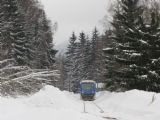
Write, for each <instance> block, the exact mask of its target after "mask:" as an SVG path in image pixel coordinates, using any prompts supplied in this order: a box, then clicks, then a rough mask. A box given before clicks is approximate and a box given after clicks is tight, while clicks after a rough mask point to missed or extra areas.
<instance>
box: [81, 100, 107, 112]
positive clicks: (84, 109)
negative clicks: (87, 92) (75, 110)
mask: <svg viewBox="0 0 160 120" xmlns="http://www.w3.org/2000/svg"><path fill="white" fill-rule="evenodd" d="M89 103H92V105H93V106H95V107H96V108H97V109H98V110H100V111H99V112H100V113H104V110H103V109H102V108H101V107H100V106H99V105H97V103H95V102H94V101H90V102H89ZM83 112H84V113H87V111H86V102H85V101H83Z"/></svg>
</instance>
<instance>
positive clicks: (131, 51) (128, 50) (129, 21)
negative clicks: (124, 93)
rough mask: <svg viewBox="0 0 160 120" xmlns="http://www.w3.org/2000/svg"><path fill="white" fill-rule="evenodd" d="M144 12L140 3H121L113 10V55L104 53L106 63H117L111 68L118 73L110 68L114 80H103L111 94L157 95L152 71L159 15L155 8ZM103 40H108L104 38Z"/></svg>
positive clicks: (155, 61) (127, 0)
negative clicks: (138, 92) (144, 92)
mask: <svg viewBox="0 0 160 120" xmlns="http://www.w3.org/2000/svg"><path fill="white" fill-rule="evenodd" d="M144 8H145V6H142V5H140V1H139V0H121V1H119V3H118V5H117V8H116V9H115V14H114V16H113V22H112V26H113V30H112V35H111V36H112V37H111V39H113V43H112V45H114V41H115V42H116V44H115V46H113V47H111V48H113V50H114V52H113V53H112V51H110V50H111V49H107V48H106V49H104V51H105V53H106V58H107V59H106V60H108V56H110V55H112V56H113V59H115V62H116V63H115V64H114V68H117V69H116V70H115V69H113V68H111V71H113V72H112V73H113V75H114V76H110V75H109V77H108V76H107V80H106V82H107V87H108V88H111V90H130V89H140V90H147V91H156V92H159V91H160V89H159V88H160V87H159V86H160V85H159V80H160V79H159V70H158V68H157V67H155V65H158V64H159V57H160V54H159V25H160V24H159V15H160V14H159V11H158V9H157V8H156V7H155V8H156V9H152V8H151V9H150V10H149V8H147V9H146V8H145V9H144ZM146 10H147V11H146ZM146 13H147V14H146ZM146 15H147V16H146ZM107 36H108V35H107ZM106 40H110V39H109V38H107V37H106ZM107 47H108V46H107ZM109 52H110V53H109ZM113 61H114V60H113ZM108 63H109V62H106V65H107V66H109V68H107V71H110V66H112V63H109V64H108ZM107 66H106V67H107ZM108 74H109V73H108ZM111 75H112V74H111Z"/></svg>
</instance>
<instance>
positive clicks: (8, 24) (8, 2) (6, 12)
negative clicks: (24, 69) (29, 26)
mask: <svg viewBox="0 0 160 120" xmlns="http://www.w3.org/2000/svg"><path fill="white" fill-rule="evenodd" d="M0 8H1V13H2V14H1V17H2V21H1V24H2V25H3V26H1V27H2V29H3V30H2V31H1V36H2V40H3V45H4V46H3V47H6V48H7V50H6V53H7V55H6V57H7V58H14V59H16V61H17V63H18V64H19V65H24V64H27V62H26V61H27V59H28V58H27V56H26V52H27V51H26V49H27V47H28V46H27V43H28V41H27V40H26V35H25V31H24V26H23V24H25V21H24V15H23V14H22V13H21V12H20V11H19V9H18V6H17V1H16V0H2V1H1V7H0Z"/></svg>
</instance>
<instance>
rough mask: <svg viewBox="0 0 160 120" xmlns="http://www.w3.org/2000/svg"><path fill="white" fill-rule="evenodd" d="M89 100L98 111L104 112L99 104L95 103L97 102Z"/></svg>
mask: <svg viewBox="0 0 160 120" xmlns="http://www.w3.org/2000/svg"><path fill="white" fill-rule="evenodd" d="M91 102H92V103H93V104H94V105H95V106H96V107H97V108H98V109H99V110H100V113H104V110H103V109H102V108H101V107H100V106H99V105H97V103H95V102H94V101H91Z"/></svg>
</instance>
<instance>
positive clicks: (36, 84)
mask: <svg viewBox="0 0 160 120" xmlns="http://www.w3.org/2000/svg"><path fill="white" fill-rule="evenodd" d="M51 26H52V25H51V22H50V20H48V19H47V17H46V14H45V11H44V10H43V7H42V6H41V5H40V3H39V2H38V1H37V0H1V1H0V69H1V70H0V92H1V93H2V94H3V95H7V94H11V95H15V94H28V93H30V92H33V91H37V90H38V89H40V88H41V87H42V83H45V82H46V81H47V82H49V81H53V80H54V79H53V76H54V74H53V75H51V73H53V69H54V63H55V54H56V52H57V51H56V50H55V49H54V48H53V46H54V45H53V33H54V31H53V29H54V28H53V29H52V27H51ZM51 76H52V79H51V78H50V79H48V80H47V78H48V77H51Z"/></svg>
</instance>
